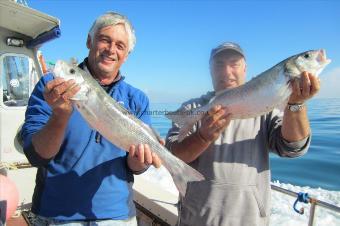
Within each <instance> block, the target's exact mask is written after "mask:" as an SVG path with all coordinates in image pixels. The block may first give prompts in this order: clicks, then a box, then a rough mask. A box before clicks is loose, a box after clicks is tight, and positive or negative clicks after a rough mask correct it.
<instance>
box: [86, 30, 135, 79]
mask: <svg viewBox="0 0 340 226" xmlns="http://www.w3.org/2000/svg"><path fill="white" fill-rule="evenodd" d="M87 47H88V48H89V50H90V52H89V58H88V59H89V63H90V66H91V69H92V72H93V73H94V74H95V76H97V77H99V78H110V77H115V76H116V75H117V73H118V71H119V68H120V66H121V65H122V64H123V63H124V62H125V60H126V59H127V57H128V53H129V46H128V34H127V32H126V30H125V27H124V25H123V24H117V25H114V26H107V27H103V28H102V29H100V30H99V31H98V32H97V33H96V34H95V37H94V40H93V41H92V40H91V39H88V41H87Z"/></svg>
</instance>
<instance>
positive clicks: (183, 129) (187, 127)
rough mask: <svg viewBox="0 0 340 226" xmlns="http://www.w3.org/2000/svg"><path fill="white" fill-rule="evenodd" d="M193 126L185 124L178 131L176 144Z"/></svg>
mask: <svg viewBox="0 0 340 226" xmlns="http://www.w3.org/2000/svg"><path fill="white" fill-rule="evenodd" d="M193 126H194V124H186V125H184V126H183V127H181V128H180V129H179V134H178V142H182V141H183V140H184V138H185V137H186V136H187V134H188V133H189V132H190V130H191V129H192V127H193Z"/></svg>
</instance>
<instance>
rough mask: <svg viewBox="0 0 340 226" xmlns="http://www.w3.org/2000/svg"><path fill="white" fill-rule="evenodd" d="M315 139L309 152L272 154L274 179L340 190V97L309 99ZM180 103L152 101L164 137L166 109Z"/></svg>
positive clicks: (168, 126) (157, 123)
mask: <svg viewBox="0 0 340 226" xmlns="http://www.w3.org/2000/svg"><path fill="white" fill-rule="evenodd" d="M307 105H308V115H309V119H310V123H311V128H312V134H313V136H312V142H311V146H310V149H309V151H308V153H307V154H306V155H304V156H302V157H299V158H294V159H286V158H279V157H277V156H275V155H271V169H272V180H273V181H276V180H279V181H280V182H282V183H288V184H293V185H298V186H310V187H312V188H318V187H321V188H323V189H326V190H335V191H340V98H336V99H313V100H310V101H309V102H308V104H307ZM179 106H180V104H169V103H157V104H155V103H154V104H151V108H150V110H151V111H152V124H153V126H154V127H155V128H156V129H157V131H158V132H159V133H160V134H161V136H162V137H165V136H166V134H167V132H168V129H169V128H170V126H171V122H170V121H169V120H168V119H167V118H165V116H164V113H165V112H166V111H172V110H175V109H177V108H178V107H179Z"/></svg>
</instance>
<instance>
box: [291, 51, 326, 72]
mask: <svg viewBox="0 0 340 226" xmlns="http://www.w3.org/2000/svg"><path fill="white" fill-rule="evenodd" d="M330 62H331V60H330V59H327V57H326V51H325V50H324V49H320V50H310V51H306V52H303V53H300V54H297V55H295V56H293V57H291V58H289V59H288V60H287V62H286V64H285V74H286V75H287V76H289V77H290V78H291V79H293V78H300V76H301V73H302V72H303V71H307V72H309V73H311V74H313V75H314V76H319V74H320V73H321V72H322V70H323V69H324V68H325V67H326V66H327V65H328V64H329V63H330Z"/></svg>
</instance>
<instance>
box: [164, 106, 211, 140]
mask: <svg viewBox="0 0 340 226" xmlns="http://www.w3.org/2000/svg"><path fill="white" fill-rule="evenodd" d="M206 112H207V109H206V107H200V108H197V109H194V110H183V109H180V110H177V111H174V112H170V113H168V114H166V117H167V118H168V119H170V120H172V121H173V122H174V123H176V124H178V126H179V127H180V130H179V135H178V141H179V142H181V141H182V140H183V139H184V138H185V137H186V135H187V134H188V133H189V131H190V130H191V129H192V127H193V126H194V124H195V123H196V122H198V121H199V120H201V119H202V118H203V116H204V115H205V113H206Z"/></svg>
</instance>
